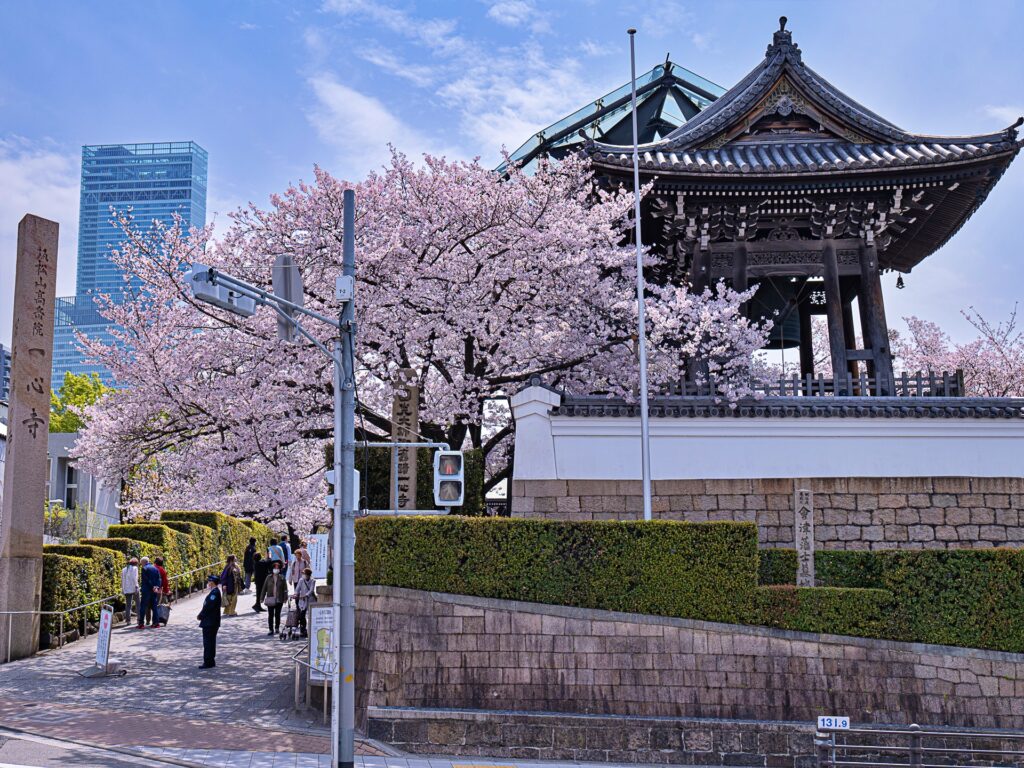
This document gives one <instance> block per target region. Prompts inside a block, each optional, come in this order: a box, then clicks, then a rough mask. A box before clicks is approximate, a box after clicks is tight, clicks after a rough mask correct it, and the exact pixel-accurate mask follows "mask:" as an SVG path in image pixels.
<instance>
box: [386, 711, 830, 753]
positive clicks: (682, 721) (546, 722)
mask: <svg viewBox="0 0 1024 768" xmlns="http://www.w3.org/2000/svg"><path fill="white" fill-rule="evenodd" d="M367 735H368V736H369V737H370V738H371V739H377V740H379V741H383V742H386V743H388V744H393V745H394V746H395V747H397V748H398V749H400V750H402V751H403V752H410V753H413V754H429V755H461V756H463V757H468V756H474V757H476V756H481V757H497V758H507V759H514V760H515V759H518V760H575V761H581V762H612V763H618V764H623V763H650V764H665V763H671V764H681V765H751V766H755V765H756V766H765V767H766V768H775V767H778V768H782V766H787V767H788V766H793V767H794V768H814V766H815V765H816V764H817V761H816V758H815V754H814V726H812V725H811V724H810V723H776V722H758V721H752V720H705V719H698V718H667V717H666V718H644V717H608V716H594V715H566V714H555V713H525V712H486V711H482V710H459V709H412V708H407V707H371V708H370V712H369V725H368V731H367Z"/></svg>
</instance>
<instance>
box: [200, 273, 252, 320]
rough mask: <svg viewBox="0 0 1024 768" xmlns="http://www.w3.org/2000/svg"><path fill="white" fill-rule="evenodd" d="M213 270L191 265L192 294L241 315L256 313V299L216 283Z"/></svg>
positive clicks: (248, 315)
mask: <svg viewBox="0 0 1024 768" xmlns="http://www.w3.org/2000/svg"><path fill="white" fill-rule="evenodd" d="M212 273H213V270H212V269H210V268H209V267H207V266H206V265H204V264H194V265H192V271H191V272H190V273H189V276H188V279H189V284H190V285H191V286H192V295H193V296H195V297H196V298H197V299H199V300H200V301H205V302H206V303H207V304H213V305H214V306H215V307H220V308H221V309H226V310H228V311H229V312H234V313H235V314H236V315H241V316H242V317H252V316H253V315H255V314H256V300H255V299H253V298H252V297H251V296H246V295H244V294H242V293H239V292H238V291H233V290H231V289H230V288H228V287H227V286H224V285H217V284H215V283H214V281H213V280H212Z"/></svg>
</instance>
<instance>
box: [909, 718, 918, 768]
mask: <svg viewBox="0 0 1024 768" xmlns="http://www.w3.org/2000/svg"><path fill="white" fill-rule="evenodd" d="M920 731H921V726H920V725H918V724H917V723H912V724H911V726H910V765H911V768H921V733H920Z"/></svg>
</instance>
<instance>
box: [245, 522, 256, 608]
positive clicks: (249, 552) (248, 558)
mask: <svg viewBox="0 0 1024 768" xmlns="http://www.w3.org/2000/svg"><path fill="white" fill-rule="evenodd" d="M255 554H256V537H255V536H253V537H252V538H251V539H249V546H247V547H246V548H245V554H243V555H242V568H243V570H245V588H244V589H243V590H242V594H248V593H249V587H251V586H252V575H253V571H254V570H255V562H256V561H255V560H253V555H255Z"/></svg>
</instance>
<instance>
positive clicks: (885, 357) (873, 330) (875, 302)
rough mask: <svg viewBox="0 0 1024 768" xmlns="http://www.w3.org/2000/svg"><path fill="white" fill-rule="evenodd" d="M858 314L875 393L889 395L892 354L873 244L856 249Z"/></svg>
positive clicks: (891, 385) (891, 378) (891, 389)
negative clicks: (871, 362)
mask: <svg viewBox="0 0 1024 768" xmlns="http://www.w3.org/2000/svg"><path fill="white" fill-rule="evenodd" d="M860 279H861V286H860V288H861V290H860V295H861V313H862V315H863V316H864V318H865V319H864V325H865V332H864V343H865V346H867V345H869V344H870V348H871V352H872V357H873V358H874V363H875V366H874V368H875V376H876V377H877V378H878V394H880V395H891V394H892V392H893V372H892V354H891V353H890V351H889V327H888V325H887V324H886V322H885V302H884V301H883V300H882V278H881V275H880V274H879V269H878V251H877V249H876V248H875V244H874V243H864V244H863V245H861V249H860Z"/></svg>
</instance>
